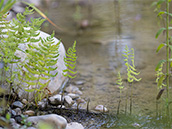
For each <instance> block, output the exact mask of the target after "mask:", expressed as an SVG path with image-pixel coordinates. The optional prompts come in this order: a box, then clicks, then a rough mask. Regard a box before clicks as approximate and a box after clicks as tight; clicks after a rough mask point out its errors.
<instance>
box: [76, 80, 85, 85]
mask: <svg viewBox="0 0 172 129" xmlns="http://www.w3.org/2000/svg"><path fill="white" fill-rule="evenodd" d="M84 83H85V81H76V82H75V84H76V85H83V84H84Z"/></svg>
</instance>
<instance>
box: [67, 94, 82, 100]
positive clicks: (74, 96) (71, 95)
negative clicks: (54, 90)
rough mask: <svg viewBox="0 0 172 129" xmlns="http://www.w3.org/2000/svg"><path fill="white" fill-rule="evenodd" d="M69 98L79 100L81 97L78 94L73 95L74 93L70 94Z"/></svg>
mask: <svg viewBox="0 0 172 129" xmlns="http://www.w3.org/2000/svg"><path fill="white" fill-rule="evenodd" d="M68 96H70V97H71V98H72V99H77V98H79V95H78V94H73V93H69V94H68Z"/></svg>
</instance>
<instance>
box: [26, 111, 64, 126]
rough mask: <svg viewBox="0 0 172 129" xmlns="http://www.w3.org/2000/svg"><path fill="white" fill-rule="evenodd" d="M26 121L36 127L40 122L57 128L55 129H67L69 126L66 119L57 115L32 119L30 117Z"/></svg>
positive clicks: (32, 117) (33, 117)
mask: <svg viewBox="0 0 172 129" xmlns="http://www.w3.org/2000/svg"><path fill="white" fill-rule="evenodd" d="M26 120H27V121H28V122H31V123H32V124H34V125H38V124H39V123H40V122H44V123H47V124H50V125H52V126H53V127H55V128H53V129H65V128H66V126H67V121H66V119H65V118H64V117H62V116H59V115H56V114H49V115H42V116H31V117H28V118H27V119H26Z"/></svg>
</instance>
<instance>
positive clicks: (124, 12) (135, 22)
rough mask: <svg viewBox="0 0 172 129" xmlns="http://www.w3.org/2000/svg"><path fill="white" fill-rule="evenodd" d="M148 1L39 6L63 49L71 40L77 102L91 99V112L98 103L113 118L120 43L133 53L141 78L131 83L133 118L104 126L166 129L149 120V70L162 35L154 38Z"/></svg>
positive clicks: (63, 1) (71, 0) (152, 104)
mask: <svg viewBox="0 0 172 129" xmlns="http://www.w3.org/2000/svg"><path fill="white" fill-rule="evenodd" d="M152 1H153V0H142V1H141V0H127V1H126V0H57V1H56V2H55V1H53V0H52V1H51V0H49V3H47V5H46V6H45V7H46V9H44V10H46V12H47V13H48V17H49V18H50V19H51V20H52V21H53V22H55V23H56V24H57V25H58V26H60V27H61V28H63V29H64V31H59V30H56V37H57V38H59V39H61V40H62V42H63V43H64V45H65V47H66V48H68V47H69V46H71V44H72V43H73V42H74V41H75V40H76V41H77V54H78V62H77V70H78V76H77V78H76V79H75V80H73V83H75V81H78V80H82V81H84V84H82V85H78V87H79V88H80V89H81V90H82V92H83V95H82V97H83V98H90V99H91V104H90V106H91V107H90V108H91V109H93V108H94V107H95V106H96V105H98V104H103V105H105V106H106V107H107V108H108V109H109V113H110V114H111V115H113V114H116V110H117V104H118V99H119V89H118V87H117V85H116V80H117V72H118V71H119V70H120V71H121V74H122V77H123V78H124V80H126V78H127V77H126V69H125V65H124V62H123V57H122V53H123V50H124V48H125V45H128V46H129V48H131V47H132V48H134V49H135V60H136V61H135V63H136V68H137V70H138V71H140V72H141V74H140V77H141V78H142V80H141V82H139V83H135V84H134V89H135V90H134V98H133V102H134V104H133V106H134V107H133V111H134V112H133V115H134V116H124V115H121V116H119V117H118V118H117V117H109V118H108V121H109V122H108V124H107V125H106V127H111V126H114V127H113V128H137V126H138V128H161V127H162V128H166V127H167V126H166V124H168V123H166V122H165V120H162V119H160V118H158V119H157V118H154V116H155V115H156V112H155V109H156V101H155V99H156V93H157V91H156V83H155V79H156V76H155V74H156V73H155V70H154V69H155V66H156V64H157V63H158V61H159V60H160V59H162V58H164V56H165V55H164V51H163V50H162V51H161V52H160V53H159V54H156V48H157V47H158V44H159V43H160V42H163V40H162V39H163V37H162V39H159V40H156V39H155V33H156V32H157V30H158V28H159V27H158V25H157V21H156V14H155V13H154V12H153V8H151V7H150V5H151V3H152ZM55 3H56V4H55ZM55 5H56V6H55ZM42 8H43V7H42ZM54 29H55V28H54V27H52V26H47V27H46V26H44V27H43V31H46V32H48V33H51V32H52V30H54ZM124 92H125V89H124ZM124 97H125V95H123V96H122V99H123V100H122V102H121V112H122V113H123V112H124V104H125V103H124V101H125V100H124ZM162 97H163V96H162ZM134 124H135V125H134ZM90 128H91V127H90ZM101 128H102V129H103V128H105V127H104V126H103V127H101Z"/></svg>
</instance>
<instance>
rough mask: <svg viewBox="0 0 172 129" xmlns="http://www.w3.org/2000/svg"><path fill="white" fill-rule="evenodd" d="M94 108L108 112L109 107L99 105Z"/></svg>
mask: <svg viewBox="0 0 172 129" xmlns="http://www.w3.org/2000/svg"><path fill="white" fill-rule="evenodd" d="M94 110H96V111H99V112H108V109H107V108H106V107H105V106H103V105H97V106H96V107H95V109H94Z"/></svg>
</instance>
